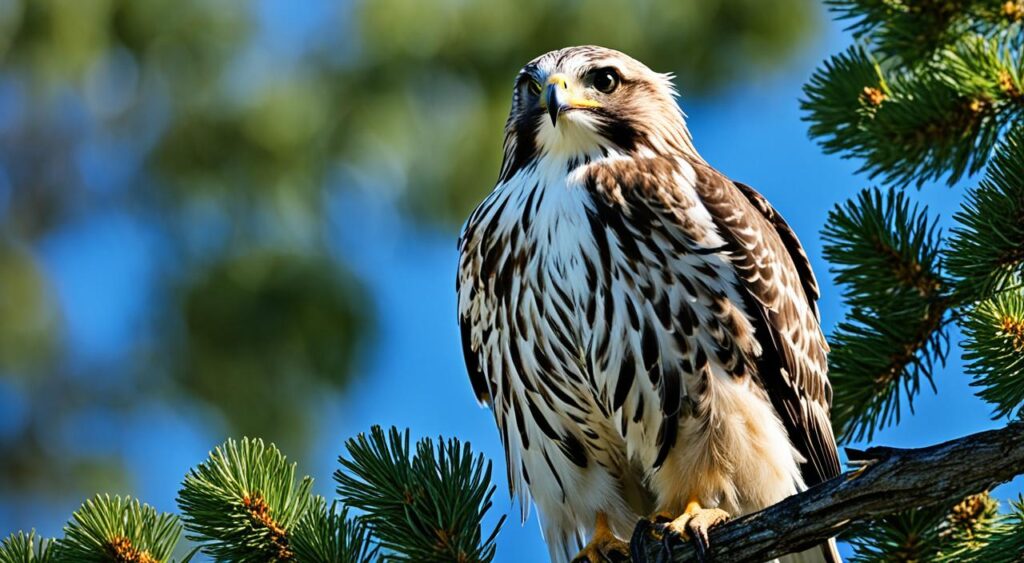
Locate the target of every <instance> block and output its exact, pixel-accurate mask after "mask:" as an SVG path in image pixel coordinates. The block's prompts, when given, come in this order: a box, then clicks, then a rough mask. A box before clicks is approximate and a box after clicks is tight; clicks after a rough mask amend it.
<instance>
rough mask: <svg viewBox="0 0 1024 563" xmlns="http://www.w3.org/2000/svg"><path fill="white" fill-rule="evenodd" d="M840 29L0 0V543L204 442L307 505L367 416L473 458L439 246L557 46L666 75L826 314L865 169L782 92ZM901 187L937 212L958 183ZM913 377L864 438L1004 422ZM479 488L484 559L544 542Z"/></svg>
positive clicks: (647, 7)
mask: <svg viewBox="0 0 1024 563" xmlns="http://www.w3.org/2000/svg"><path fill="white" fill-rule="evenodd" d="M850 40H851V39H850V37H849V36H848V35H847V34H845V33H844V32H843V31H842V28H841V26H840V25H839V24H836V23H833V22H830V21H829V18H828V15H827V14H826V13H825V11H824V9H823V8H822V6H820V5H819V4H818V2H815V1H814V0H777V1H773V2H764V1H762V0H722V1H716V2H712V1H708V2H693V1H688V0H642V1H632V0H615V1H610V2H587V1H582V0H559V1H554V2H552V1H546V0H501V1H494V2H472V1H469V0H334V1H331V0H303V1H298V2H296V1H290V0H253V1H246V0H218V1H216V2H209V1H205V0H166V1H156V0H153V1H146V2H140V1H137V0H0V535H6V534H7V533H8V532H10V531H14V530H17V529H30V528H36V529H38V530H39V531H40V532H42V533H43V534H47V535H56V534H59V531H60V528H61V526H62V524H63V522H64V520H65V519H66V517H67V515H68V514H70V512H71V511H72V510H73V509H74V508H76V507H77V506H78V504H79V503H80V502H81V501H82V500H83V499H84V498H85V497H87V496H90V495H92V494H93V493H96V492H110V493H120V494H132V495H137V496H139V497H141V498H142V499H143V500H145V501H147V502H149V503H151V504H153V505H155V506H156V507H157V508H158V509H161V510H166V511H173V510H174V509H175V504H174V498H175V495H176V493H177V490H178V485H179V482H180V479H181V477H182V476H183V474H184V473H185V472H186V471H187V469H188V468H189V467H190V466H192V465H194V464H196V463H198V462H199V461H201V460H202V459H204V458H205V456H206V453H207V452H208V450H209V449H210V448H211V447H213V446H215V445H217V444H219V443H220V442H222V441H223V440H224V438H226V437H227V436H242V435H249V436H260V437H263V438H265V439H268V440H271V441H273V442H275V443H277V444H278V445H279V446H280V447H281V448H282V449H283V450H284V451H285V452H286V453H287V454H289V455H290V456H291V458H293V459H295V460H297V461H299V463H300V471H301V472H303V473H308V474H310V475H312V476H313V477H315V478H316V479H317V486H316V488H317V490H318V492H320V493H322V494H325V495H327V496H331V495H332V491H333V483H332V481H331V479H330V474H331V472H332V471H333V470H334V469H335V467H336V457H337V455H338V454H339V453H340V452H341V450H342V443H343V441H344V439H345V438H347V437H349V436H352V435H354V434H356V433H358V432H360V431H363V430H365V429H367V428H368V427H369V426H370V425H372V424H382V425H397V426H399V427H410V428H411V429H412V431H413V435H414V436H437V435H439V434H440V435H444V436H457V437H460V438H463V439H467V440H469V441H471V442H472V444H473V446H474V447H475V449H477V450H478V451H482V452H484V453H485V454H486V455H488V456H489V457H490V458H491V459H493V460H494V461H495V463H498V464H500V463H501V460H502V455H501V449H500V448H501V446H500V443H499V441H498V435H497V432H496V431H495V429H494V427H493V423H492V419H491V416H490V414H489V412H487V411H486V410H483V409H481V408H479V407H478V406H477V405H476V403H475V401H474V399H473V395H472V392H471V390H470V386H469V383H468V380H467V379H466V376H465V372H464V367H463V363H462V357H461V348H460V345H459V342H458V332H457V326H456V322H455V293H454V272H455V264H456V249H455V239H456V236H457V232H458V227H459V225H460V223H461V221H462V219H463V218H464V217H465V216H466V215H467V214H468V212H469V211H470V210H471V209H472V207H473V205H474V204H475V203H476V202H477V201H479V200H480V199H481V198H482V197H483V196H484V195H485V194H486V193H487V191H489V190H490V188H491V186H492V185H493V182H494V179H495V177H496V175H497V170H498V166H499V158H500V149H501V147H500V144H501V139H502V134H501V128H502V126H503V122H504V119H505V115H506V113H507V111H508V105H509V101H510V96H511V84H512V79H513V77H514V76H515V73H516V72H517V70H518V69H519V67H520V66H521V65H522V64H523V63H525V62H526V61H528V60H529V59H531V58H533V57H534V56H536V55H538V54H540V53H543V52H545V51H547V50H550V49H554V48H558V47H561V46H565V45H570V44H580V43H599V44H602V45H606V46H609V47H615V48H619V49H622V50H624V51H626V52H629V53H631V54H633V55H634V56H636V57H637V58H639V59H641V60H643V61H645V62H646V63H648V64H649V65H650V66H651V67H653V68H655V69H657V70H662V71H673V72H675V73H676V74H677V76H678V83H679V85H680V89H681V91H682V105H683V108H684V109H685V111H686V112H687V113H688V114H689V116H690V127H691V129H692V131H693V132H694V136H695V139H696V143H697V146H698V148H699V149H700V150H701V151H702V153H703V154H704V156H705V157H706V158H707V159H708V160H709V161H710V162H712V163H713V164H714V165H716V166H717V167H718V168H720V169H721V170H723V171H724V172H726V173H727V174H729V175H731V176H733V177H734V178H737V179H740V180H742V181H744V182H747V183H750V184H752V185H754V186H757V187H759V189H760V190H761V191H762V192H763V193H764V194H765V195H767V196H768V198H769V199H770V200H771V201H772V202H774V204H775V205H776V207H777V208H778V209H779V210H780V211H781V212H783V213H784V214H785V215H786V216H787V218H788V219H789V221H790V223H791V224H792V225H793V226H794V228H795V229H796V231H797V232H798V233H799V234H800V236H801V237H802V239H803V241H804V243H805V245H806V246H807V249H808V252H809V253H810V255H811V257H812V259H813V261H814V264H815V267H816V271H817V272H818V273H819V277H820V278H822V279H821V281H822V282H823V285H824V297H823V299H822V314H823V317H824V321H825V324H826V326H827V327H828V328H830V327H831V326H832V325H833V324H834V323H835V322H836V321H837V320H838V319H839V318H840V316H841V304H840V300H839V296H838V295H837V293H836V291H835V290H834V287H833V286H832V285H831V283H830V280H829V276H828V274H827V265H826V264H825V263H824V262H823V261H822V259H821V244H820V241H819V238H818V235H817V233H818V231H819V229H820V228H821V226H822V225H823V224H824V221H825V219H826V214H827V212H828V210H829V209H830V208H831V206H832V205H834V204H835V203H837V202H839V201H842V200H845V199H846V198H847V197H850V196H851V195H852V194H854V193H855V192H856V191H857V190H858V189H859V188H861V187H864V186H866V185H868V181H867V180H866V179H865V178H864V177H861V176H857V175H856V174H855V171H856V169H857V163H854V162H845V161H841V160H839V159H838V158H836V157H832V156H824V155H822V154H821V152H820V150H819V149H818V148H817V147H816V146H815V145H814V144H813V143H812V142H811V141H810V140H808V138H807V135H806V128H805V124H804V123H802V122H801V119H800V117H801V114H800V112H799V109H798V105H799V102H798V100H799V97H800V87H801V85H802V84H803V82H804V81H805V80H806V78H807V77H808V76H809V75H810V73H811V71H812V70H813V69H814V68H815V66H816V65H817V64H818V63H819V62H820V61H821V60H822V59H823V58H824V57H825V56H826V55H827V54H830V53H834V52H837V51H839V50H840V49H841V48H843V47H844V46H845V45H847V44H848V43H849V42H850ZM914 195H915V197H916V198H918V199H920V200H921V201H923V202H925V203H927V204H929V205H931V206H932V208H933V209H935V210H936V211H938V212H940V213H941V214H942V215H943V216H945V217H949V216H950V215H951V212H952V211H953V210H954V209H955V207H956V202H957V201H958V200H959V197H960V195H961V192H960V191H959V190H950V189H947V188H943V187H938V186H928V187H925V188H924V189H923V190H921V191H920V192H918V193H916V194H914ZM936 383H937V386H938V388H939V391H938V393H937V394H933V393H931V392H930V391H925V392H924V393H923V395H922V396H921V397H919V398H918V399H917V400H916V401H915V407H916V412H915V413H913V414H911V413H910V412H909V411H908V410H906V409H905V410H904V417H903V421H902V423H901V425H900V426H899V427H897V428H894V429H891V430H887V431H884V432H882V433H881V434H880V435H879V436H878V437H877V438H876V442H878V443H885V444H890V445H897V446H912V445H925V444H928V443H933V442H936V441H940V440H942V439H947V438H952V437H955V436H959V435H962V434H965V433H968V432H973V431H977V430H980V429H983V428H987V427H993V426H997V425H1000V424H1002V421H992V420H991V419H990V417H989V409H988V407H987V406H985V405H984V404H983V403H982V402H981V401H980V400H978V399H976V398H975V397H974V396H973V393H972V391H971V389H970V388H969V387H968V386H967V379H966V378H965V376H964V375H962V370H961V366H960V362H959V359H958V358H957V357H956V352H954V354H953V355H952V357H951V358H950V361H949V365H948V366H947V369H945V370H942V371H941V372H940V373H939V374H938V375H937V377H936ZM499 469H500V468H499ZM495 476H496V485H497V486H498V488H499V495H498V497H497V499H498V502H497V503H496V506H495V509H494V511H493V512H494V514H492V517H493V518H494V519H496V518H497V516H498V514H500V513H509V514H512V515H513V518H512V519H511V520H510V522H509V523H507V524H506V526H505V529H504V531H503V532H502V534H501V535H500V536H499V541H498V543H499V551H498V560H499V561H532V560H542V558H543V556H544V555H543V554H544V553H546V552H545V550H544V547H543V544H542V542H541V539H540V534H539V531H538V527H537V525H536V521H535V519H533V518H531V521H529V522H527V523H526V525H525V526H523V527H521V526H520V525H519V524H518V522H517V521H516V518H515V517H514V516H515V514H517V513H518V507H513V506H512V505H511V504H510V501H509V500H508V497H507V496H506V495H505V494H504V492H503V491H504V490H505V487H506V485H505V483H504V471H502V470H498V471H495ZM1020 489H1021V486H1020V482H1019V481H1018V482H1016V483H1014V484H1011V485H1008V486H1005V487H1003V488H1001V489H999V491H998V493H997V496H998V497H1000V498H1002V499H1006V498H1008V497H1010V496H1011V495H1013V496H1015V495H1016V493H1017V492H1018V491H1020Z"/></svg>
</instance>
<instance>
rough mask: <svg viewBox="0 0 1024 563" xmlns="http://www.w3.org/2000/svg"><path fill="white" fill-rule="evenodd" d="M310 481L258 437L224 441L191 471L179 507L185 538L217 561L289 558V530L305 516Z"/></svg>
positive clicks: (286, 559) (183, 488) (289, 559)
mask: <svg viewBox="0 0 1024 563" xmlns="http://www.w3.org/2000/svg"><path fill="white" fill-rule="evenodd" d="M312 485H313V480H312V479H310V478H309V477H304V478H303V479H302V481H301V482H299V483H298V484H296V481H295V464H294V463H291V464H289V463H288V461H287V459H286V458H285V457H284V455H283V454H281V452H280V451H278V449H277V448H276V447H275V446H273V445H269V446H265V445H264V444H263V441H262V440H258V439H257V440H250V439H248V438H244V439H242V441H241V442H236V441H234V440H228V441H227V442H226V443H225V444H224V445H222V446H220V447H218V448H216V449H215V450H214V451H213V452H211V453H210V457H209V459H207V460H206V461H205V462H203V463H202V464H200V465H199V466H198V467H196V468H195V469H192V470H191V471H189V473H188V475H186V476H185V481H184V484H183V486H182V489H181V491H180V492H179V493H178V505H179V507H180V508H181V510H182V512H183V514H184V521H185V528H186V529H187V530H188V531H189V532H191V534H190V535H189V536H188V537H189V539H192V540H195V541H198V542H201V543H202V544H203V550H204V551H205V552H207V553H209V554H210V555H213V556H214V557H216V558H218V559H221V560H230V561H254V562H255V561H259V562H266V561H293V560H295V554H294V552H293V551H292V546H291V532H292V531H293V529H294V528H295V526H296V524H297V523H298V521H299V519H300V518H301V517H302V516H303V515H304V514H305V512H306V510H307V509H308V507H309V505H310V503H311V502H312V497H311V495H310V489H311V488H312Z"/></svg>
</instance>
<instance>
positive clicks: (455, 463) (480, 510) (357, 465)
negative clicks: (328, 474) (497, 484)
mask: <svg viewBox="0 0 1024 563" xmlns="http://www.w3.org/2000/svg"><path fill="white" fill-rule="evenodd" d="M345 447H346V449H347V450H348V455H349V457H348V458H346V457H341V458H340V459H339V461H340V462H341V465H342V469H340V470H338V471H337V472H335V474H334V478H335V480H336V481H337V482H338V494H339V495H341V497H342V499H343V500H344V502H345V503H346V504H347V505H349V506H351V507H353V508H358V509H360V510H363V511H365V512H366V516H365V518H366V522H367V523H368V525H369V526H370V529H371V530H372V532H373V534H374V536H375V537H376V538H377V540H378V541H379V542H380V544H381V546H382V547H383V548H384V549H385V550H386V553H385V555H384V559H386V560H392V561H417V562H431V561H437V562H450V561H457V562H467V563H468V562H486V561H490V560H491V559H492V558H493V557H494V550H495V544H494V539H495V537H496V536H497V534H498V530H499V529H500V528H501V525H502V523H504V520H505V517H504V516H502V517H501V518H500V519H499V521H498V523H497V524H496V525H495V527H494V529H493V530H492V531H491V533H490V534H489V535H488V536H486V537H484V536H483V534H482V521H483V518H484V515H485V514H486V513H487V511H488V510H489V509H490V508H491V497H492V495H493V494H494V486H492V485H491V464H490V462H485V460H484V458H483V456H482V455H481V456H477V457H475V458H474V456H473V453H472V451H471V450H470V448H469V445H468V444H465V445H463V444H460V442H459V441H458V440H455V439H451V440H448V441H447V442H444V441H440V440H439V443H438V444H437V446H436V447H435V445H434V443H433V441H432V440H429V439H424V440H421V441H420V442H418V443H417V444H416V451H415V455H413V453H412V451H411V450H410V445H409V432H408V431H406V432H405V433H402V432H399V431H398V429H396V428H392V429H391V430H390V432H388V433H387V434H385V433H384V430H383V429H381V428H380V427H379V426H375V427H373V428H372V429H371V431H370V434H369V435H368V436H367V435H366V434H360V435H359V436H358V437H356V438H354V439H351V440H349V441H348V442H347V443H346V445H345Z"/></svg>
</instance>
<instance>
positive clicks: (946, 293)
mask: <svg viewBox="0 0 1024 563" xmlns="http://www.w3.org/2000/svg"><path fill="white" fill-rule="evenodd" d="M829 4H830V6H831V7H832V9H833V10H834V12H835V13H836V14H837V16H838V17H839V18H840V19H843V20H846V21H848V22H849V23H850V29H851V30H852V31H853V33H854V36H855V37H856V39H857V45H856V46H854V47H851V48H850V49H848V50H847V51H846V52H844V53H841V54H839V55H836V56H834V57H832V58H831V59H830V60H828V61H826V62H825V63H824V64H823V65H822V66H821V68H820V69H819V70H818V71H817V72H816V73H815V74H814V75H813V76H812V77H811V79H810V80H809V81H808V83H807V84H806V85H805V88H804V92H805V98H804V100H803V102H802V103H803V108H804V110H805V112H806V113H805V115H806V119H807V121H809V129H810V133H811V136H812V137H815V138H817V139H818V140H819V142H820V143H821V145H822V147H823V148H824V150H825V151H826V152H830V153H837V154H840V155H842V156H843V157H847V158H857V159H860V160H861V161H862V168H861V171H862V172H865V173H867V175H868V176H869V177H870V178H873V179H878V180H880V181H881V182H882V183H883V184H885V185H886V186H887V189H886V190H879V189H873V190H865V191H864V192H862V193H861V194H860V195H859V196H858V197H857V198H855V199H853V200H850V201H848V202H846V203H845V204H842V205H839V206H837V207H836V209H835V210H834V211H833V212H832V213H831V214H830V216H829V223H828V225H827V226H826V228H825V229H824V231H823V234H824V237H825V241H826V248H825V252H826V257H827V258H828V260H829V261H830V262H831V264H832V265H833V273H834V274H835V277H836V281H837V283H838V284H839V285H840V286H841V287H842V288H843V297H844V300H845V301H846V303H847V305H848V307H849V311H848V313H847V317H846V319H845V320H843V321H841V322H840V323H839V324H838V326H837V328H836V330H835V332H834V333H833V335H832V337H831V339H830V340H831V344H832V353H831V355H830V378H831V380H832V382H833V386H834V390H835V395H834V403H833V417H834V420H833V422H834V424H835V426H836V427H837V431H838V434H839V436H840V438H841V439H842V440H846V441H849V440H862V439H865V438H867V439H870V438H871V437H872V435H873V432H874V431H875V430H877V429H879V428H882V427H884V426H887V425H889V424H892V423H894V422H898V421H899V415H900V408H901V405H903V404H906V405H908V406H911V407H912V405H913V403H912V401H913V398H914V396H915V395H916V394H917V393H918V392H919V390H920V387H921V385H922V381H927V382H928V383H929V384H930V385H931V386H932V387H933V388H934V387H936V386H937V384H938V385H941V382H936V381H935V378H934V373H933V369H932V368H933V366H934V364H935V363H936V362H942V361H943V360H944V359H945V357H946V355H947V354H948V353H949V350H950V347H951V342H950V340H949V333H948V330H947V325H948V324H949V323H950V321H952V320H955V321H956V322H957V323H958V324H959V326H960V328H961V331H962V334H963V339H962V340H961V341H960V342H958V343H957V344H958V345H959V347H961V348H962V349H963V355H964V359H965V360H966V362H967V371H968V372H969V373H970V374H971V375H972V376H973V377H974V381H973V385H974V386H975V387H976V388H977V389H978V394H979V396H980V397H981V398H982V399H984V400H985V401H987V402H988V403H990V404H991V405H993V411H994V414H995V416H996V417H1001V416H1007V415H1012V414H1014V413H1019V412H1020V411H1021V407H1022V405H1024V281H1022V280H1024V87H1022V84H1024V1H1020V0H1009V1H1001V0H1000V1H996V0H963V1H959V2H949V1H947V0H920V1H913V2H909V1H902V0H832V1H830V2H829ZM983 170H984V171H985V175H984V179H982V180H981V182H980V184H979V185H978V186H977V187H974V188H971V189H969V190H968V191H967V192H966V194H965V196H964V202H963V204H962V206H961V208H960V211H959V212H958V213H956V215H955V216H954V217H953V219H954V223H955V224H954V226H953V227H952V228H951V229H950V231H949V232H950V235H949V237H948V238H946V239H944V238H943V236H942V233H940V232H939V231H938V229H937V228H936V227H935V225H936V221H937V218H930V217H929V215H928V213H927V210H926V209H924V208H919V207H917V206H915V205H913V204H912V203H911V197H910V195H908V194H907V193H905V192H904V191H902V189H903V188H905V187H906V186H908V185H916V186H918V187H922V186H923V185H924V184H926V183H930V182H935V181H944V182H945V183H947V184H950V185H954V184H957V183H959V182H960V180H962V179H963V178H965V177H967V176H968V175H975V174H979V173H981V172H982V171H983ZM985 498H986V499H987V497H985ZM1021 512H1022V511H1021V506H1019V505H1016V506H1015V507H1014V509H1013V512H1012V513H1011V514H1010V515H997V514H996V509H995V504H994V502H993V501H991V499H988V500H983V499H981V498H980V497H970V498H968V499H965V500H964V501H963V502H961V503H959V504H958V505H957V506H956V507H954V509H953V510H952V512H948V511H945V510H943V509H936V508H919V509H915V510H910V511H907V512H905V513H900V514H896V515H893V516H891V517H889V518H886V519H883V520H881V521H877V522H873V523H870V524H868V525H865V526H860V527H858V528H857V530H856V533H855V534H854V536H853V537H852V538H851V543H852V544H853V546H854V547H855V550H856V560H858V561H1011V560H1018V559H1019V557H1020V556H1021V553H1024V551H1022V548H1024V539H1021V538H1024V525H1022V524H1024V518H1022V517H1021Z"/></svg>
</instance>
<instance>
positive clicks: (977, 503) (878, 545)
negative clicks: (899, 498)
mask: <svg viewBox="0 0 1024 563" xmlns="http://www.w3.org/2000/svg"><path fill="white" fill-rule="evenodd" d="M998 511H999V502H998V501H996V500H995V499H993V498H992V497H991V496H989V494H988V492H984V493H981V494H977V495H971V496H969V497H967V498H965V499H963V500H961V501H959V502H957V503H956V504H954V505H953V506H952V507H950V506H949V503H946V504H939V505H935V506H932V507H928V508H918V509H913V510H904V511H901V512H897V513H896V514H891V515H889V516H886V517H884V518H880V519H878V520H876V521H873V522H866V523H863V524H859V525H855V526H854V527H853V528H852V529H851V530H850V531H851V534H850V536H851V537H849V538H848V541H849V542H850V544H851V546H852V547H853V549H854V556H853V558H851V559H850V563H858V562H860V563H868V562H873V561H936V560H940V559H943V560H944V559H946V558H948V557H949V556H950V554H952V553H963V552H966V551H969V550H975V549H979V548H980V547H982V546H983V545H984V544H985V542H986V541H988V538H989V537H991V535H992V534H993V533H994V531H995V530H996V528H997V527H998V526H999V523H1000V517H999V514H998Z"/></svg>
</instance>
